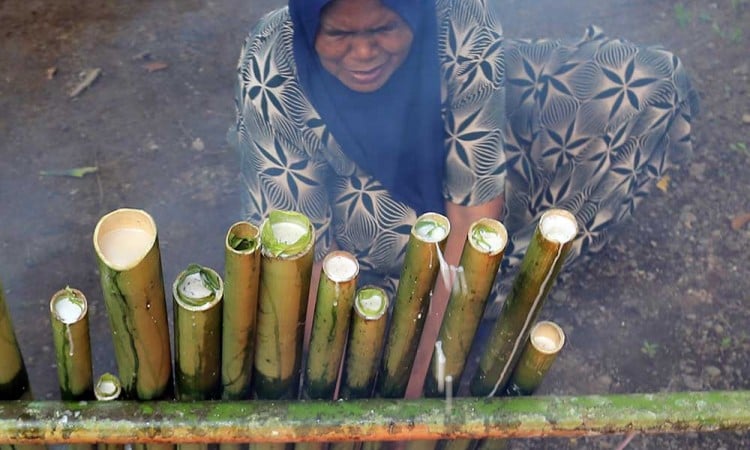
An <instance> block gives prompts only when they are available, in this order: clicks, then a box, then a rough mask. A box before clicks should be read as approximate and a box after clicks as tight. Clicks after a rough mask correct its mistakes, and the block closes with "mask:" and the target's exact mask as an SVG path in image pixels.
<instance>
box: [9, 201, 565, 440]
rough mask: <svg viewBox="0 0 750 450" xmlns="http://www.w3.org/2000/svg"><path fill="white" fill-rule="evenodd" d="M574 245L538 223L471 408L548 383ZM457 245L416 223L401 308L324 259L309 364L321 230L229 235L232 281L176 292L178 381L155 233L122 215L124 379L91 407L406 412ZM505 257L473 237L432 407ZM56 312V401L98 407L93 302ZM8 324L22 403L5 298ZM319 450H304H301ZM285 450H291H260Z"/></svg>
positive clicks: (273, 219)
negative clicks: (365, 404) (344, 404)
mask: <svg viewBox="0 0 750 450" xmlns="http://www.w3.org/2000/svg"><path fill="white" fill-rule="evenodd" d="M576 231H577V229H576V225H575V219H574V218H573V216H572V215H570V214H569V213H567V212H565V211H562V210H551V211H548V212H547V213H545V215H543V216H542V217H541V219H540V222H539V226H538V228H537V231H536V233H535V235H534V238H533V239H532V242H531V245H530V246H529V249H528V251H527V254H526V257H525V258H524V261H523V262H522V265H521V268H520V272H519V275H518V276H517V278H516V280H515V282H514V284H513V287H512V289H511V292H510V294H509V295H508V297H507V298H506V299H505V302H504V304H503V309H502V312H501V314H500V317H499V319H498V320H497V323H496V324H495V326H494V328H493V330H492V332H491V336H490V339H489V341H488V342H487V344H486V345H485V346H484V347H485V348H484V351H483V353H482V356H481V359H480V363H479V368H478V370H477V373H476V374H474V377H473V378H472V381H471V383H470V387H471V394H472V395H474V396H495V395H528V394H530V393H532V392H533V391H534V390H535V389H536V387H537V386H538V385H539V383H540V382H541V378H542V377H543V376H544V373H546V370H547V369H548V368H549V365H550V364H551V363H552V361H553V360H554V357H555V356H556V354H557V352H558V351H559V349H560V348H561V346H562V342H564V335H563V333H562V330H560V329H559V327H557V326H556V325H554V324H553V323H550V322H541V323H538V324H535V321H536V316H537V315H538V313H539V311H540V309H541V306H542V304H543V302H544V299H545V298H546V295H547V293H548V292H549V289H550V287H551V286H552V284H553V282H554V280H555V278H556V276H557V273H558V271H559V270H560V268H561V267H562V263H563V261H564V258H565V254H566V252H567V250H568V248H569V246H570V242H571V241H572V239H573V238H574V237H575V234H576ZM449 233H450V224H449V222H448V220H447V219H446V218H445V217H444V216H442V215H439V214H434V213H428V214H425V215H423V216H421V217H420V218H419V219H418V220H417V222H416V223H415V225H414V227H413V229H412V233H411V235H410V239H409V243H408V245H407V248H406V256H405V263H404V266H403V269H402V273H401V277H400V282H399V286H398V290H397V292H396V294H395V296H394V299H393V304H392V305H391V302H390V301H389V300H390V299H388V298H387V295H386V293H385V291H383V290H382V289H380V288H378V287H374V286H363V287H359V289H358V286H357V276H358V271H359V267H358V264H357V261H356V259H355V258H354V257H353V256H352V255H351V254H349V253H347V252H342V251H337V252H332V253H331V254H329V255H327V256H326V258H325V260H324V261H323V265H322V270H321V276H320V282H319V284H318V291H317V301H316V303H315V311H314V319H313V322H312V326H311V328H312V333H311V337H310V341H309V348H308V351H307V358H306V359H305V360H304V361H303V353H302V352H303V334H304V327H305V317H306V308H307V299H308V293H309V289H310V281H311V278H312V268H313V256H312V255H313V246H314V230H313V227H312V225H311V224H310V222H309V220H308V219H307V218H306V217H305V216H304V215H301V214H298V213H294V212H286V211H275V212H272V213H271V214H270V215H269V217H268V218H267V220H266V221H265V222H264V223H263V224H262V225H261V226H260V228H258V227H256V226H254V225H253V224H250V223H247V222H239V223H237V224H234V225H233V226H232V227H231V228H230V229H229V231H228V233H227V236H226V240H225V273H224V277H223V278H222V277H221V276H220V275H219V274H218V273H216V272H215V271H214V270H212V269H210V268H207V267H202V266H198V265H191V266H190V267H188V268H187V269H186V270H185V271H183V272H182V273H180V275H179V276H178V277H177V279H176V280H175V282H174V284H173V286H172V297H173V326H174V342H175V343H174V345H175V355H174V364H175V367H174V380H173V379H172V373H173V369H172V358H171V353H170V340H169V332H168V324H167V312H166V311H167V308H166V301H165V294H164V287H163V283H162V269H161V259H160V252H159V245H158V237H157V231H156V224H155V223H154V221H153V219H152V218H151V216H149V215H148V214H147V213H146V212H145V211H141V210H132V209H120V210H117V211H113V212H112V213H110V214H108V215H106V216H104V217H102V219H101V220H100V221H99V223H98V224H97V226H96V229H95V231H94V247H95V250H96V254H97V260H98V266H99V271H100V281H101V286H102V291H103V296H104V301H105V304H106V307H107V313H108V316H109V320H110V326H111V330H112V335H113V340H114V344H115V358H116V362H117V368H118V374H119V379H118V378H116V377H114V376H113V375H110V374H106V376H103V377H102V378H100V380H99V381H98V382H97V388H98V389H97V396H96V397H97V398H100V399H102V400H110V399H114V398H122V399H137V400H159V399H171V398H175V399H177V400H184V401H188V400H212V399H219V398H221V399H224V400H246V399H249V398H254V399H267V400H278V399H297V398H300V397H301V398H303V399H333V398H334V396H335V395H336V392H337V387H338V397H339V398H343V399H362V398H368V397H371V396H378V397H383V398H401V397H403V395H404V392H405V390H406V385H407V382H408V379H409V375H410V373H411V369H412V363H413V361H414V359H415V356H416V352H417V345H418V343H419V339H420V336H421V333H422V329H423V326H424V322H425V320H426V318H427V316H428V314H427V312H428V307H429V302H430V296H431V294H432V289H433V287H434V285H435V282H436V279H437V277H438V274H439V273H440V272H441V268H442V270H445V269H446V267H445V266H444V263H443V262H442V261H441V260H442V251H443V249H444V246H445V241H446V239H447V236H448V234H449ZM506 242H507V233H506V232H505V228H504V227H503V225H502V224H501V223H500V222H498V221H496V220H491V219H482V220H480V221H478V222H476V223H475V224H473V225H472V227H471V229H470V232H469V234H468V236H467V237H466V244H465V246H464V251H463V253H462V256H461V260H460V264H459V270H458V271H457V272H456V273H457V276H455V277H454V280H453V288H452V290H451V291H450V292H451V294H450V299H449V303H448V307H447V310H446V313H445V317H444V319H443V322H442V325H441V328H440V333H439V337H438V342H439V343H438V345H437V346H436V351H435V353H433V357H432V363H431V369H430V371H429V372H428V376H427V379H426V383H425V390H424V394H425V396H428V397H442V396H447V397H448V398H451V397H452V396H454V395H456V394H457V392H458V384H459V380H460V379H461V377H462V375H463V371H464V367H465V364H466V359H467V357H468V354H469V349H470V347H471V344H472V341H473V340H474V336H475V334H476V331H477V329H478V326H479V323H480V321H481V318H482V314H483V311H484V308H485V306H486V302H487V300H488V298H489V294H490V291H491V288H492V285H493V283H494V281H495V276H496V274H497V271H498V268H499V265H500V262H501V260H502V257H503V250H504V247H505V243H506ZM441 264H443V265H441ZM389 310H392V312H391V313H390V314H389V313H388V311H389ZM50 312H51V315H52V327H53V335H54V340H55V349H56V354H57V357H58V378H59V380H60V390H61V397H62V398H63V400H88V399H92V398H94V383H93V377H92V374H91V350H90V343H89V337H88V322H87V316H86V312H87V306H86V298H85V296H84V295H83V293H81V292H80V291H78V290H75V289H71V288H66V289H63V290H61V291H59V292H58V293H56V294H55V295H54V296H53V297H52V300H51V302H50ZM0 314H2V317H0V327H2V328H1V329H0V333H2V336H3V337H4V338H5V339H2V341H0V351H2V352H3V353H2V356H3V360H4V361H5V360H7V361H11V362H12V363H11V364H6V365H5V366H6V367H3V368H0V399H6V400H10V399H18V398H23V397H24V396H28V395H29V394H30V389H29V386H28V377H27V375H26V372H25V368H24V365H23V360H22V358H21V356H20V352H19V351H18V346H17V343H16V342H15V335H14V333H13V329H12V324H11V322H10V318H9V317H8V314H7V308H6V306H5V303H4V299H3V298H2V288H1V287H0ZM532 327H535V328H536V329H538V330H539V331H538V333H537V334H538V335H539V336H541V337H540V338H539V339H541V341H540V342H542V341H545V342H549V340H550V339H552V341H553V342H556V345H554V346H553V348H552V349H550V348H548V347H547V346H546V345H537V344H538V343H537V342H535V338H532V339H529V335H530V333H531V329H532ZM6 355H11V356H12V357H6ZM519 361H521V362H520V363H519ZM303 363H304V366H303ZM303 367H304V370H303ZM303 372H304V376H302V375H303ZM339 373H341V377H339ZM300 378H302V380H300ZM339 378H340V379H339ZM300 381H301V382H300ZM105 388H106V389H105ZM102 389H104V393H101V392H100V391H101V390H102ZM115 393H117V394H118V395H113V394H115ZM119 394H121V395H119ZM323 445H324V444H310V443H308V444H297V448H325V447H324V446H323ZM354 445H355V444H354V443H338V444H335V445H332V448H335V449H337V450H345V449H349V448H355V447H354ZM410 445H411V447H410V448H415V449H416V448H445V449H454V448H455V449H458V448H461V449H473V448H475V447H476V448H484V447H482V445H485V444H482V443H477V442H473V441H445V442H441V443H439V444H437V446H436V443H434V442H420V441H415V442H414V443H411V444H410ZM493 445H496V444H493ZM277 447H278V448H286V447H285V446H284V445H279V444H267V445H261V444H255V445H254V446H253V448H277ZM362 448H366V449H372V448H380V443H376V442H371V443H365V444H364V446H363V447H362ZM492 448H495V447H492Z"/></svg>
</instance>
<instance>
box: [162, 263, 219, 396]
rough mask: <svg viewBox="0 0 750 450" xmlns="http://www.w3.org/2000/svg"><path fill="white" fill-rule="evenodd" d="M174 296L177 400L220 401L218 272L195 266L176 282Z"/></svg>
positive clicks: (183, 272) (173, 288)
mask: <svg viewBox="0 0 750 450" xmlns="http://www.w3.org/2000/svg"><path fill="white" fill-rule="evenodd" d="M172 296H173V298H174V305H173V312H174V342H175V374H176V377H175V387H176V392H177V399H178V400H190V401H194V400H216V399H218V397H219V395H220V388H221V376H220V374H219V370H220V366H221V307H222V303H221V300H222V297H223V296H224V284H223V283H222V280H221V277H220V276H219V274H217V273H216V272H215V271H214V270H212V269H209V268H207V267H202V266H200V265H198V264H191V265H190V266H188V268H187V269H185V270H184V271H182V272H181V273H180V274H179V275H178V276H177V279H175V281H174V284H173V285H172Z"/></svg>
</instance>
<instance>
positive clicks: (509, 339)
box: [470, 209, 578, 397]
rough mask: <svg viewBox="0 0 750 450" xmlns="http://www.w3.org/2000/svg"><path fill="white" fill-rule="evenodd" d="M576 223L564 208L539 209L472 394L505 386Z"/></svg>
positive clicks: (484, 393)
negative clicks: (536, 221)
mask: <svg viewBox="0 0 750 450" xmlns="http://www.w3.org/2000/svg"><path fill="white" fill-rule="evenodd" d="M577 231H578V227H577V224H576V220H575V217H574V216H573V215H572V214H570V213H569V212H567V211H564V210H560V209H551V210H548V211H546V212H545V213H544V214H542V217H541V218H540V220H539V224H538V225H537V228H536V230H535V232H534V235H533V237H532V239H531V242H530V243H529V247H528V249H527V250H526V255H524V258H523V261H522V262H521V267H520V268H519V273H518V275H517V276H516V278H515V280H514V281H513V286H512V287H511V291H510V293H509V294H508V296H507V297H506V299H505V302H504V303H503V307H502V310H501V311H500V316H499V317H498V319H497V322H496V323H495V326H494V328H493V329H492V332H491V334H490V337H489V339H488V341H487V343H486V344H485V348H484V351H483V353H482V356H481V358H480V360H479V367H478V369H477V371H476V373H475V374H474V377H473V379H472V381H471V385H470V388H471V393H472V394H473V395H475V396H490V397H491V396H493V395H497V394H500V393H502V392H503V391H504V388H505V385H506V384H507V382H508V379H509V378H510V374H511V372H512V370H513V367H514V366H515V363H516V362H517V361H518V358H519V356H520V354H521V350H523V346H524V345H525V343H526V339H527V338H528V336H529V330H530V329H531V326H532V324H533V323H534V321H535V319H536V316H537V315H538V313H539V311H540V310H541V307H542V305H543V304H544V300H545V299H546V297H547V294H548V292H549V290H550V288H551V287H552V284H553V283H554V281H555V279H556V277H557V274H558V272H559V271H560V269H561V268H562V265H563V262H564V260H565V256H566V254H567V252H568V250H569V249H570V245H571V242H572V241H573V239H574V238H575V236H576V233H577Z"/></svg>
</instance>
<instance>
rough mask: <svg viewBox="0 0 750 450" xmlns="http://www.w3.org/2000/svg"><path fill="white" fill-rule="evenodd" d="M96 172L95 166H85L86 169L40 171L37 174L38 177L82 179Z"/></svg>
mask: <svg viewBox="0 0 750 450" xmlns="http://www.w3.org/2000/svg"><path fill="white" fill-rule="evenodd" d="M98 171H99V168H98V167H96V166H86V167H76V168H74V169H67V170H42V171H40V172H39V175H42V176H45V177H73V178H83V177H84V176H86V175H88V174H90V173H96V172H98Z"/></svg>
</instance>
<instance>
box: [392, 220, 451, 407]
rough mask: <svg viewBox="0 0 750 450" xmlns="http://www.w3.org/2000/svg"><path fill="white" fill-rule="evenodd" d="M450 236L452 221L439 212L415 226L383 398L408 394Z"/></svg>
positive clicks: (394, 319) (395, 311)
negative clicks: (412, 370)
mask: <svg viewBox="0 0 750 450" xmlns="http://www.w3.org/2000/svg"><path fill="white" fill-rule="evenodd" d="M449 233H450V223H449V222H448V219H447V218H446V217H444V216H442V215H440V214H435V213H427V214H423V215H422V216H420V217H419V218H418V219H417V222H416V223H415V224H414V226H413V227H412V230H411V235H410V236H409V242H408V244H407V246H406V255H405V257H404V265H403V268H402V270H401V276H400V280H399V284H398V289H397V290H396V300H395V304H394V307H393V316H392V318H391V325H390V331H389V332H388V337H387V340H386V344H385V351H384V355H383V363H382V369H381V373H380V376H379V378H378V394H379V395H380V396H381V397H386V398H399V397H403V396H404V393H405V392H406V385H407V383H408V382H409V375H410V374H411V369H412V366H413V364H414V357H415V355H416V353H417V347H418V346H419V339H420V337H421V335H422V329H423V328H424V322H425V320H426V319H427V311H428V307H429V301H430V296H431V295H432V288H433V286H434V285H435V279H436V278H437V274H438V271H439V270H440V264H441V260H442V252H443V250H444V248H445V243H446V241H447V238H448V234H449Z"/></svg>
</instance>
